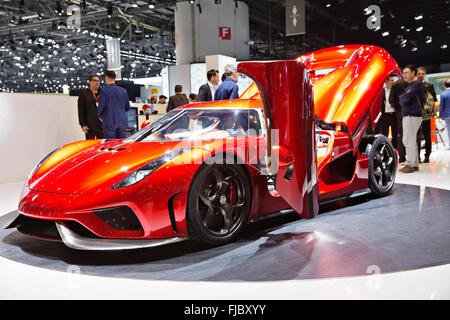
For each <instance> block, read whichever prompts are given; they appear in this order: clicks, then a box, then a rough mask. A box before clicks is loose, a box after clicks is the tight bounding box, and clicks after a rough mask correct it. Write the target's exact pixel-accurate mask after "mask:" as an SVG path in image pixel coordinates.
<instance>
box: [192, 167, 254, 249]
mask: <svg viewBox="0 0 450 320" xmlns="http://www.w3.org/2000/svg"><path fill="white" fill-rule="evenodd" d="M251 201H252V188H251V183H250V178H249V177H248V174H247V172H246V170H245V169H244V168H243V167H242V166H239V165H216V164H214V165H207V164H205V165H203V166H201V167H200V169H199V171H198V172H197V174H196V176H195V178H194V181H193V182H192V185H191V188H190V191H189V197H188V208H187V228H188V233H189V237H190V238H191V239H192V240H195V241H199V242H202V243H206V244H208V245H222V244H225V243H227V242H230V241H233V240H234V239H236V238H237V237H238V235H239V234H240V232H241V231H242V229H243V228H244V227H245V225H246V223H247V220H248V217H249V214H250V209H251Z"/></svg>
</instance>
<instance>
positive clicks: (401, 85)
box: [389, 75, 409, 163]
mask: <svg viewBox="0 0 450 320" xmlns="http://www.w3.org/2000/svg"><path fill="white" fill-rule="evenodd" d="M402 77H403V75H402ZM408 85H409V82H407V81H406V80H405V79H403V78H401V79H399V80H397V81H395V82H394V84H393V85H392V88H391V92H390V94H389V103H390V104H391V106H392V107H393V108H394V109H395V115H396V116H397V127H398V138H397V150H398V162H399V163H402V162H405V161H406V150H405V146H404V144H403V117H402V105H401V104H400V95H402V94H403V92H405V89H406V87H407V86H408Z"/></svg>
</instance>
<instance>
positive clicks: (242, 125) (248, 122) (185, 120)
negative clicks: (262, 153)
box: [128, 109, 261, 142]
mask: <svg viewBox="0 0 450 320" xmlns="http://www.w3.org/2000/svg"><path fill="white" fill-rule="evenodd" d="M259 134H261V123H260V120H259V116H258V112H257V111H256V110H248V109H225V110H218V109H211V110H208V109H176V110H173V111H171V112H169V113H168V114H167V115H165V116H163V117H161V118H160V119H158V120H157V121H155V122H154V123H153V124H152V125H151V127H150V128H148V129H147V128H146V129H145V130H141V131H139V132H138V133H136V134H135V135H133V136H131V137H130V138H128V139H130V140H133V141H144V142H146V141H147V142H148V141H167V140H169V141H174V140H206V139H226V138H229V137H239V136H252V135H259Z"/></svg>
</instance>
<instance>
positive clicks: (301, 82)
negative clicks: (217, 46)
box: [238, 60, 319, 218]
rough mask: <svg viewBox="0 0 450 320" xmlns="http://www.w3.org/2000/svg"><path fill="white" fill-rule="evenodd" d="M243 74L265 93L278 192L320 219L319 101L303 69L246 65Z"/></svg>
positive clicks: (304, 212)
mask: <svg viewBox="0 0 450 320" xmlns="http://www.w3.org/2000/svg"><path fill="white" fill-rule="evenodd" d="M238 71H239V72H241V73H244V74H246V75H248V76H249V77H250V78H252V79H253V80H254V81H255V83H256V85H257V86H258V89H259V91H260V95H261V100H262V102H263V105H264V114H265V117H266V124H267V128H268V134H267V156H268V158H272V159H273V158H276V159H277V160H276V161H277V165H276V166H273V164H272V165H271V167H276V168H277V170H276V172H273V174H274V175H276V184H275V186H276V190H277V191H278V193H279V194H280V196H281V197H282V198H283V199H284V200H285V201H286V202H287V203H288V204H289V205H290V206H291V207H292V208H293V209H294V210H295V211H296V212H297V213H298V214H299V215H300V217H302V218H312V217H314V216H316V215H317V213H318V211H319V204H318V199H319V197H318V196H319V192H318V187H317V160H316V148H315V144H316V142H315V121H314V99H313V91H312V84H311V82H310V81H309V77H308V74H307V72H306V70H305V67H304V65H303V64H302V63H301V62H298V61H292V60H291V61H276V62H243V63H240V64H239V65H238ZM269 129H270V130H269ZM271 132H272V133H273V132H275V133H278V134H277V136H278V139H274V141H272V139H271V136H273V134H271ZM276 140H278V141H276ZM272 153H273V154H275V155H276V157H273V156H272Z"/></svg>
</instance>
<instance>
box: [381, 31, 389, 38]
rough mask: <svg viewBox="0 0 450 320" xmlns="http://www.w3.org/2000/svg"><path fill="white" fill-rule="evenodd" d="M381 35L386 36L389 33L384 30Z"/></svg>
mask: <svg viewBox="0 0 450 320" xmlns="http://www.w3.org/2000/svg"><path fill="white" fill-rule="evenodd" d="M381 35H382V36H383V37H387V36H388V35H389V31H385V32H383V33H382V34H381Z"/></svg>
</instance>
